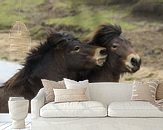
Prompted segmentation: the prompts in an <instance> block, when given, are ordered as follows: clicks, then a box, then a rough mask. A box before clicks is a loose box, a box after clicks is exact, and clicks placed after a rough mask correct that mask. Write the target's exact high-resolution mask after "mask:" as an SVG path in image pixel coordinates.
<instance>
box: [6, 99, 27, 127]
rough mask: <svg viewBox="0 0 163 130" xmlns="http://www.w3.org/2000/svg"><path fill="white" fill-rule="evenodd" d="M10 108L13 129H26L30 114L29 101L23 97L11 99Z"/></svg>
mask: <svg viewBox="0 0 163 130" xmlns="http://www.w3.org/2000/svg"><path fill="white" fill-rule="evenodd" d="M8 107H9V114H10V116H11V119H12V128H13V129H23V128H25V118H26V117H27V114H28V107H29V100H25V99H24V98H23V97H10V99H9V101H8Z"/></svg>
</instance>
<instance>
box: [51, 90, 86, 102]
mask: <svg viewBox="0 0 163 130" xmlns="http://www.w3.org/2000/svg"><path fill="white" fill-rule="evenodd" d="M53 90H54V95H55V102H56V103H57V102H78V101H87V100H88V98H87V96H86V95H85V91H86V88H79V89H53Z"/></svg>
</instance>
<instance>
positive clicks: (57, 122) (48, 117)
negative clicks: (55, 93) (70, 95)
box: [31, 83, 163, 130]
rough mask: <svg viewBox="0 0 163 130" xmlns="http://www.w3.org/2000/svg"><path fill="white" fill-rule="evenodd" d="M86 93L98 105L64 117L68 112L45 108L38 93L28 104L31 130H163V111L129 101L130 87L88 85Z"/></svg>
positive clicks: (52, 104)
mask: <svg viewBox="0 0 163 130" xmlns="http://www.w3.org/2000/svg"><path fill="white" fill-rule="evenodd" d="M89 91H90V96H91V100H94V101H99V102H92V104H93V105H88V104H86V106H85V108H87V111H84V112H82V110H80V111H77V112H76V111H75V112H74V113H75V114H74V113H71V114H69V115H73V114H74V115H73V116H71V117H67V116H65V117H64V115H66V114H67V112H65V110H63V109H62V110H60V109H61V106H59V107H58V106H56V105H57V104H55V103H52V102H51V103H49V104H46V105H45V93H44V89H41V90H40V91H39V93H38V94H37V96H36V97H35V98H34V99H32V101H31V115H32V125H31V128H32V130H46V129H47V130H163V112H162V111H159V110H158V109H157V108H156V107H155V106H153V105H152V104H150V103H148V102H143V101H130V99H131V91H132V84H131V83H91V84H90V88H89ZM96 103H97V104H96ZM100 103H101V104H100ZM95 104H96V105H95ZM90 106H93V108H96V109H97V108H98V110H99V111H98V112H97V111H94V110H92V109H91V108H89V107H90ZM73 107H74V106H73ZM64 109H67V108H66V107H65V108H64ZM75 109H77V108H76V107H75ZM82 114H83V115H84V114H85V115H84V116H83V117H82ZM87 114H88V116H86V115H87ZM93 115H94V116H93Z"/></svg>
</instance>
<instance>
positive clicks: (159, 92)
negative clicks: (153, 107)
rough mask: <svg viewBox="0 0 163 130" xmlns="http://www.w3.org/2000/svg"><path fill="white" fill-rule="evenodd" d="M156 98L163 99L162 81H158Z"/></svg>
mask: <svg viewBox="0 0 163 130" xmlns="http://www.w3.org/2000/svg"><path fill="white" fill-rule="evenodd" d="M156 99H157V100H160V99H163V81H160V83H159V85H158V88H157V92H156Z"/></svg>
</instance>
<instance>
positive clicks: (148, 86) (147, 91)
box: [131, 80, 159, 102]
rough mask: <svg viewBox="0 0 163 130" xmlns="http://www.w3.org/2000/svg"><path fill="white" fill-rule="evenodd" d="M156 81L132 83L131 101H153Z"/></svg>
mask: <svg viewBox="0 0 163 130" xmlns="http://www.w3.org/2000/svg"><path fill="white" fill-rule="evenodd" d="M158 83H159V81H158V80H150V81H134V82H133V89H132V97H131V100H136V101H138V100H141V101H151V102H154V101H155V95H156V90H157V87H158Z"/></svg>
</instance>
